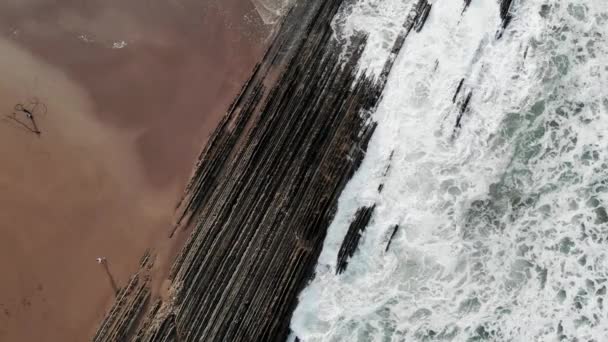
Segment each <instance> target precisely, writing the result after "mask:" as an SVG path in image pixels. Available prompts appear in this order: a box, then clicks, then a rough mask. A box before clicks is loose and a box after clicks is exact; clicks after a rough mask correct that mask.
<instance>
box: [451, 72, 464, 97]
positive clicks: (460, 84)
mask: <svg viewBox="0 0 608 342" xmlns="http://www.w3.org/2000/svg"><path fill="white" fill-rule="evenodd" d="M463 84H464V78H463V79H461V80H460V83H458V87H457V88H456V92H455V93H454V97H452V103H456V99H457V98H458V94H459V93H460V89H462V85H463Z"/></svg>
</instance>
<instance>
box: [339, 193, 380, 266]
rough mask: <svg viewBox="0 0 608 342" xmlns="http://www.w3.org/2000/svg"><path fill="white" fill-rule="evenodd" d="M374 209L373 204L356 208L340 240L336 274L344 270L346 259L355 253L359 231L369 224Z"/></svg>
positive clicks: (361, 231)
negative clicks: (351, 220)
mask: <svg viewBox="0 0 608 342" xmlns="http://www.w3.org/2000/svg"><path fill="white" fill-rule="evenodd" d="M374 209H376V206H375V205H373V206H371V207H362V208H359V210H357V213H356V214H355V218H354V220H353V222H351V224H350V226H349V227H348V232H347V233H346V236H345V237H344V241H342V246H340V251H339V252H338V261H337V263H336V274H340V273H342V272H344V271H345V270H346V266H348V259H350V257H352V256H353V254H355V251H356V250H357V246H359V239H360V238H361V233H363V231H364V230H365V228H366V227H367V225H368V224H369V221H370V220H371V218H372V214H373V213H374Z"/></svg>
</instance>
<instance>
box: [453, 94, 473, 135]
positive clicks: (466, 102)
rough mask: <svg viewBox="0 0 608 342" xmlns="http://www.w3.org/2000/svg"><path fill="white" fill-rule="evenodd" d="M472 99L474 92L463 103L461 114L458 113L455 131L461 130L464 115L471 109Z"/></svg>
mask: <svg viewBox="0 0 608 342" xmlns="http://www.w3.org/2000/svg"><path fill="white" fill-rule="evenodd" d="M471 97H473V92H469V94H468V95H467V97H466V98H465V100H464V101H463V102H462V104H461V106H460V112H459V113H458V116H457V117H456V126H455V129H459V128H460V127H461V120H462V117H463V115H464V113H465V112H466V111H467V108H468V107H469V102H471Z"/></svg>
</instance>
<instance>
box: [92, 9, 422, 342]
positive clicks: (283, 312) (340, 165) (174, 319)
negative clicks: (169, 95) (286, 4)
mask: <svg viewBox="0 0 608 342" xmlns="http://www.w3.org/2000/svg"><path fill="white" fill-rule="evenodd" d="M341 3H342V1H341V0H332V1H321V0H319V1H311V2H307V3H305V4H302V3H299V4H296V5H295V6H294V7H293V8H292V10H291V11H290V12H289V14H288V15H287V16H286V17H285V18H284V20H283V22H282V24H281V26H280V28H279V29H278V30H277V31H276V32H275V37H274V40H273V42H272V44H271V45H270V47H269V48H268V50H267V51H266V54H265V56H264V59H263V60H262V61H261V62H260V63H259V64H258V66H257V67H256V69H255V70H254V72H253V74H252V76H251V78H250V79H249V81H247V82H246V83H245V85H244V87H243V90H242V92H241V93H240V95H239V96H238V97H237V98H236V99H235V101H234V102H233V104H232V106H231V109H230V110H229V112H228V113H227V115H226V116H225V117H224V118H223V120H222V122H221V123H220V125H219V126H218V127H217V129H216V131H215V133H214V134H213V136H212V138H211V139H210V141H209V143H208V144H207V145H206V147H205V149H204V151H203V153H202V154H201V156H200V157H199V159H198V161H197V164H196V166H195V170H194V172H193V176H192V178H191V180H190V182H189V184H188V186H187V187H186V191H185V194H184V197H183V198H182V200H181V205H180V208H179V209H178V211H177V218H178V224H179V226H180V227H188V229H189V230H191V235H190V237H189V239H188V241H187V242H186V244H185V246H184V247H183V249H182V250H181V252H180V253H179V255H178V256H177V258H176V259H175V261H174V263H173V265H172V267H171V272H170V274H169V280H168V282H167V283H166V287H165V289H164V290H165V293H164V295H163V296H161V299H160V300H154V298H151V296H150V291H151V290H150V289H151V277H149V276H148V269H150V268H151V267H153V262H154V261H153V260H151V259H150V260H149V261H148V262H146V263H142V267H141V268H140V271H139V272H138V273H137V274H136V275H134V276H133V277H132V278H131V279H132V282H131V284H130V287H129V288H127V289H125V290H123V291H122V292H121V293H120V295H119V296H118V300H117V302H116V303H115V305H114V307H113V309H112V310H111V312H110V313H109V314H108V315H107V316H106V318H105V320H104V321H103V322H102V323H101V326H100V329H99V330H98V332H97V334H96V336H95V338H94V341H96V342H102V341H114V340H116V339H117V338H118V339H122V340H129V339H136V340H146V341H173V340H185V341H190V340H205V341H226V340H230V341H250V340H255V341H275V340H284V339H286V338H287V336H288V334H289V318H290V317H291V314H292V312H293V310H294V309H295V305H296V303H297V296H298V294H299V292H300V290H301V289H302V287H303V286H304V284H305V283H306V281H307V280H308V279H310V277H311V276H312V272H313V269H314V266H315V264H316V261H317V258H318V255H319V253H320V250H321V247H322V244H323V240H324V237H325V234H326V230H327V228H328V226H329V224H330V222H331V220H332V218H333V215H334V213H335V210H336V206H337V200H338V197H339V195H340V193H341V191H342V189H343V188H344V186H345V184H346V182H347V181H348V180H349V179H350V178H351V176H352V175H353V173H354V172H355V170H356V169H357V168H358V166H359V164H360V162H361V160H362V158H363V156H364V153H365V150H366V146H367V142H368V141H369V138H370V137H371V135H372V134H373V131H374V128H375V124H374V123H371V122H370V121H369V116H368V115H365V113H369V112H370V110H372V109H373V108H375V106H376V104H377V101H378V99H379V98H380V94H381V92H382V89H383V87H384V84H385V83H386V77H387V75H388V73H389V72H390V69H391V68H392V65H393V62H394V56H396V54H397V53H398V52H399V49H400V48H401V45H402V44H403V41H404V39H405V36H402V37H401V38H403V39H398V40H397V43H396V44H395V46H394V48H393V56H392V58H390V59H389V60H388V61H387V63H386V64H385V67H384V69H383V73H382V74H381V75H380V77H378V78H375V77H368V76H367V75H366V74H360V73H359V72H358V70H357V63H358V60H359V57H360V55H361V52H362V51H363V47H364V44H365V39H363V38H361V39H358V40H355V41H353V43H352V44H351V49H352V50H350V51H349V52H350V53H348V54H345V55H346V56H347V57H345V59H344V58H343V56H344V54H343V51H342V47H341V46H340V45H339V43H338V42H336V41H334V40H333V39H332V38H331V37H332V34H331V25H329V24H330V23H331V21H332V20H333V17H334V15H335V13H336V12H337V11H338V8H339V7H340V5H341ZM410 24H412V25H413V22H412V23H410ZM410 30H411V27H410ZM408 32H409V31H408ZM405 35H406V34H405Z"/></svg>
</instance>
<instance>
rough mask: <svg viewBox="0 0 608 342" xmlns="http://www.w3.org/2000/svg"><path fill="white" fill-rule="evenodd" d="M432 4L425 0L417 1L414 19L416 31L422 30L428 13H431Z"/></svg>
mask: <svg viewBox="0 0 608 342" xmlns="http://www.w3.org/2000/svg"><path fill="white" fill-rule="evenodd" d="M432 6H433V5H432V4H429V3H428V1H427V0H420V1H419V2H418V5H417V8H416V20H415V29H416V32H420V31H422V28H423V27H424V24H425V23H426V20H427V19H428V17H429V14H430V13H431V7H432Z"/></svg>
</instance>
